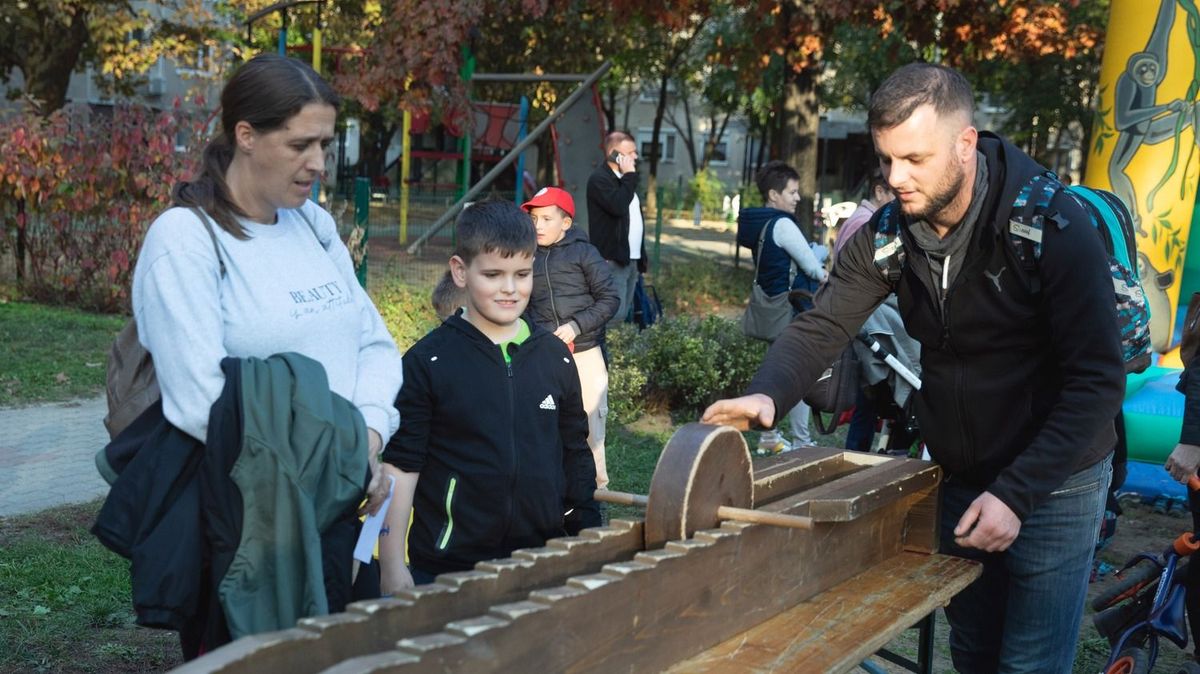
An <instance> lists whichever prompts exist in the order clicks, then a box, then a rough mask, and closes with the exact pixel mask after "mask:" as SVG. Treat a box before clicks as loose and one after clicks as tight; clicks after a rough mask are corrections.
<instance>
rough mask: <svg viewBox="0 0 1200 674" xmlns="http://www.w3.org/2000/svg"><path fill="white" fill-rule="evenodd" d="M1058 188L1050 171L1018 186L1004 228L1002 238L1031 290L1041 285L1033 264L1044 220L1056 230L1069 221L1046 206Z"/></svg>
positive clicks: (1039, 253) (1038, 256) (1038, 253)
mask: <svg viewBox="0 0 1200 674" xmlns="http://www.w3.org/2000/svg"><path fill="white" fill-rule="evenodd" d="M1062 189H1063V184H1062V182H1060V181H1059V179H1058V176H1057V175H1055V174H1054V173H1052V172H1051V171H1044V172H1042V173H1039V174H1037V175H1035V176H1034V177H1032V178H1030V179H1029V182H1027V183H1025V184H1024V185H1022V186H1021V190H1020V192H1018V193H1017V198H1016V199H1014V200H1013V205H1012V210H1011V211H1010V213H1009V217H1008V227H1007V230H1008V231H1007V233H1006V234H1007V235H1006V236H1005V237H1004V238H1005V239H1007V241H1008V242H1009V248H1010V250H1011V251H1012V253H1013V257H1015V258H1016V261H1017V264H1018V266H1019V267H1020V270H1021V272H1022V275H1023V276H1024V278H1025V281H1026V284H1027V286H1028V287H1029V291H1030V292H1032V293H1037V292H1039V291H1041V287H1042V284H1041V280H1040V279H1039V278H1038V274H1037V267H1038V260H1040V259H1041V257H1042V232H1043V230H1044V229H1045V226H1046V221H1047V220H1049V221H1051V222H1053V223H1054V224H1055V225H1056V226H1057V227H1058V229H1063V228H1065V227H1066V226H1067V225H1068V224H1070V223H1068V222H1067V220H1066V218H1064V217H1063V216H1062V215H1061V214H1060V213H1059V212H1058V211H1055V210H1052V209H1051V208H1050V204H1051V202H1053V201H1054V197H1055V196H1056V195H1057V194H1058V193H1059V191H1061V190H1062Z"/></svg>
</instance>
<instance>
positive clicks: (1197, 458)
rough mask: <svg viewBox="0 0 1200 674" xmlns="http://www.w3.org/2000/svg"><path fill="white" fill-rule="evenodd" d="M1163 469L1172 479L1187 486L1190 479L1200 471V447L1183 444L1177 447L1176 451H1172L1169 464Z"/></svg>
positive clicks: (1168, 458) (1168, 459)
mask: <svg viewBox="0 0 1200 674" xmlns="http://www.w3.org/2000/svg"><path fill="white" fill-rule="evenodd" d="M1163 467H1164V468H1166V469H1167V472H1168V473H1170V474H1171V477H1173V478H1175V479H1176V480H1178V481H1179V482H1182V483H1184V484H1187V481H1188V478H1190V477H1191V476H1193V475H1195V474H1196V471H1197V469H1200V447H1197V446H1196V445H1185V444H1183V443H1182V442H1181V443H1179V444H1178V445H1175V449H1173V450H1171V456H1168V457H1167V462H1166V464H1164V465H1163Z"/></svg>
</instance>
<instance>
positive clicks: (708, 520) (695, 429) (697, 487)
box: [645, 423, 754, 549]
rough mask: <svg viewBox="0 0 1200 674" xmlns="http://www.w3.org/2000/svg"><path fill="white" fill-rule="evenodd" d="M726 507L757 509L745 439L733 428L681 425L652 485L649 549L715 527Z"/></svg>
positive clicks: (660, 460) (648, 511)
mask: <svg viewBox="0 0 1200 674" xmlns="http://www.w3.org/2000/svg"><path fill="white" fill-rule="evenodd" d="M721 506H733V507H736V508H753V507H754V475H753V469H752V467H751V464H750V452H749V450H748V449H747V448H746V441H745V439H743V438H742V434H741V433H739V432H738V431H737V430H736V429H734V428H732V427H730V426H713V425H710V424H699V423H691V424H687V425H685V426H682V427H681V428H680V429H679V430H677V431H675V434H674V435H672V436H671V439H670V440H668V441H667V446H666V447H664V448H663V452H662V455H661V456H659V457H658V465H657V466H656V467H655V468H654V477H653V478H652V479H651V481H650V494H649V502H648V503H647V504H646V528H645V535H646V548H647V549H654V548H658V547H661V546H662V545H663V544H665V543H666V542H667V541H674V540H680V539H684V538H687V537H689V536H691V535H692V534H694V533H695V532H697V531H699V530H701V529H711V528H714V527H716V526H717V525H718V523H719V522H720V520H719V519H718V518H717V508H719V507H721Z"/></svg>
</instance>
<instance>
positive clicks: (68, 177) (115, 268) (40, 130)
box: [0, 105, 200, 312]
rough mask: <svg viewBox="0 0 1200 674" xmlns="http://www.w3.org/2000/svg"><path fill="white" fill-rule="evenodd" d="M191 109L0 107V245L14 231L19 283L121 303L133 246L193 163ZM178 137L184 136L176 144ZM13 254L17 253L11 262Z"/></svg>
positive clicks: (72, 297) (112, 306) (80, 301)
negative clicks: (0, 225)
mask: <svg viewBox="0 0 1200 674" xmlns="http://www.w3.org/2000/svg"><path fill="white" fill-rule="evenodd" d="M199 121H200V120H199V118H198V116H197V115H196V114H194V113H189V112H186V111H184V110H182V109H181V108H180V106H179V105H176V106H175V109H173V110H166V111H156V110H151V109H149V108H146V107H142V106H135V105H118V106H116V107H113V108H111V109H99V110H98V109H91V108H89V107H88V106H86V105H77V106H69V107H67V108H63V109H61V110H58V111H56V112H54V113H53V114H51V115H50V116H49V117H41V116H38V115H36V114H34V113H33V112H31V111H27V110H18V111H16V112H14V113H11V114H9V115H7V116H5V117H0V202H4V203H6V204H7V205H6V206H4V207H3V211H2V212H3V214H4V216H5V230H4V234H5V237H4V238H5V240H6V241H5V247H6V248H10V249H13V250H15V246H14V243H15V242H16V240H17V239H18V238H21V239H22V240H23V247H24V255H25V261H24V262H25V264H26V267H25V269H26V273H25V275H24V279H23V282H22V286H21V290H22V292H24V293H25V294H26V295H28V296H30V297H32V298H33V299H36V300H38V301H41V302H47V303H52V304H69V305H73V306H76V307H79V308H82V309H88V310H92V311H109V312H113V311H125V310H127V309H128V305H129V287H130V282H131V281H132V276H133V266H134V264H135V262H136V259H137V252H138V249H139V248H140V247H141V243H142V238H143V237H144V236H145V233H146V229H147V227H149V225H150V222H151V221H152V220H153V219H154V218H155V217H156V216H157V215H158V214H159V213H160V212H162V211H163V210H164V209H166V208H167V206H168V205H169V204H170V198H171V197H170V194H171V187H172V186H173V185H174V184H175V183H176V182H177V181H178V180H180V179H182V178H184V177H185V176H187V175H189V174H190V172H191V170H192V167H193V165H194V159H193V153H191V152H189V151H188V150H189V149H190V146H192V145H194V144H195V142H196V141H198V140H199V135H200V134H199V131H200V126H199ZM177 139H186V140H185V143H184V145H185V146H189V147H186V148H185V149H184V150H183V151H177V150H176V144H177ZM20 263H21V262H20V261H18V264H20Z"/></svg>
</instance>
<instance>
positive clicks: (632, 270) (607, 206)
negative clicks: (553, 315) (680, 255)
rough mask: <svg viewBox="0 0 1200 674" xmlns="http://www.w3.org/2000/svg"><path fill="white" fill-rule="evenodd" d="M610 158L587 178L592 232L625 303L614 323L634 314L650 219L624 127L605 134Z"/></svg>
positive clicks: (632, 147)
mask: <svg viewBox="0 0 1200 674" xmlns="http://www.w3.org/2000/svg"><path fill="white" fill-rule="evenodd" d="M604 155H605V157H606V158H607V161H606V162H605V163H604V165H602V166H600V167H598V168H597V169H596V170H595V171H593V172H592V175H591V177H589V178H588V182H587V214H588V238H590V239H591V242H592V245H594V246H595V247H596V248H597V250H599V251H600V256H601V257H603V258H604V260H605V261H606V262H607V263H608V265H609V267H611V268H612V277H613V282H614V283H615V284H616V286H617V293H618V294H619V295H620V297H621V306H620V307H619V308H618V309H617V313H616V314H615V315H614V316H613V317H612V318H611V319H610V320H609V322H608V327H614V326H616V325H618V324H620V323H621V322H622V321H624V320H625V317H626V316H628V315H629V307H630V306H632V304H633V293H634V289H635V288H636V287H637V280H638V274H639V273H645V271H646V237H645V233H646V221H645V219H644V218H643V217H642V202H641V200H640V199H638V195H637V185H638V175H637V159H638V152H637V143H635V142H634V140H633V137H632V136H630V135H629V134H627V133H625V132H623V131H613V132H612V133H610V134H608V135H607V136H605V137H604Z"/></svg>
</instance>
